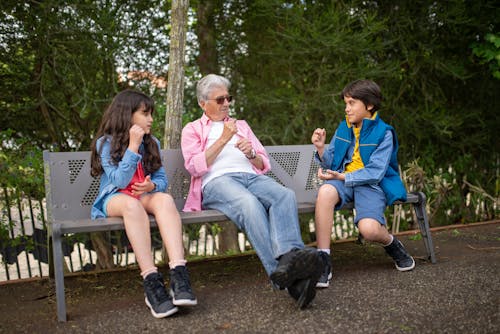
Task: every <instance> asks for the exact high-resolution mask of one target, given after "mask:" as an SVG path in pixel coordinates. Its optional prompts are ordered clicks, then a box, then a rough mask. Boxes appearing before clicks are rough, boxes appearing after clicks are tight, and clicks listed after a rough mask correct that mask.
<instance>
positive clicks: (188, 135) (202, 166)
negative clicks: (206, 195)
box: [181, 121, 208, 177]
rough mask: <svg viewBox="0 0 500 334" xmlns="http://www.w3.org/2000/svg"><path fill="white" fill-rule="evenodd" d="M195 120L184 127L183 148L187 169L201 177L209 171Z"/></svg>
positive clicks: (193, 174) (195, 175)
mask: <svg viewBox="0 0 500 334" xmlns="http://www.w3.org/2000/svg"><path fill="white" fill-rule="evenodd" d="M195 122H196V121H195ZM195 122H191V123H188V124H187V125H186V126H185V127H184V128H183V129H182V135H181V149H182V155H183V156H184V167H185V168H186V170H187V171H188V172H189V174H191V175H192V176H194V177H201V176H203V175H205V174H206V173H207V172H208V165H207V159H206V157H205V151H204V150H203V149H202V142H201V135H200V134H199V133H198V132H197V131H196V126H197V125H196V123H195ZM200 130H201V129H200Z"/></svg>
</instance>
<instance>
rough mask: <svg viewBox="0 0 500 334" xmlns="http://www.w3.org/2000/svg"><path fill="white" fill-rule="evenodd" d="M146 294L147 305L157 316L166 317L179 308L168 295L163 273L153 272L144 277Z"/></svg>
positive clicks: (154, 315)
mask: <svg viewBox="0 0 500 334" xmlns="http://www.w3.org/2000/svg"><path fill="white" fill-rule="evenodd" d="M144 295H145V301H146V305H147V306H148V307H149V308H150V310H151V314H152V315H153V317H155V318H165V317H168V316H170V315H172V314H174V313H176V312H177V311H178V310H179V309H178V308H177V307H175V305H174V304H173V303H172V298H171V297H170V296H169V295H168V293H167V290H166V289H165V283H164V282H163V275H162V274H161V273H159V272H158V273H151V274H149V275H148V276H147V277H146V278H145V279H144Z"/></svg>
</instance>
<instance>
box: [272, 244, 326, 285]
mask: <svg viewBox="0 0 500 334" xmlns="http://www.w3.org/2000/svg"><path fill="white" fill-rule="evenodd" d="M322 268H323V266H322V262H321V259H320V257H319V255H318V251H317V250H316V249H315V248H311V247H305V248H302V249H297V248H295V249H292V250H291V251H289V252H287V253H285V254H283V255H282V256H280V258H279V260H278V266H277V267H276V270H275V271H274V272H273V273H272V274H271V280H272V282H273V283H274V284H275V285H277V286H279V287H280V288H281V289H284V288H288V287H289V286H291V285H292V284H293V283H294V282H295V281H296V280H300V279H304V278H313V280H314V283H313V284H314V286H315V285H316V281H317V280H318V278H319V276H320V274H321V269H322Z"/></svg>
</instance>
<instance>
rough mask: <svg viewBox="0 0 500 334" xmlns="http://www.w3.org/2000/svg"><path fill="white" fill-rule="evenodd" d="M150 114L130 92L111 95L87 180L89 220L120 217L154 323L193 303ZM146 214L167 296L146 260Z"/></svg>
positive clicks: (148, 105)
mask: <svg viewBox="0 0 500 334" xmlns="http://www.w3.org/2000/svg"><path fill="white" fill-rule="evenodd" d="M153 113H154V102H153V100H152V99H151V98H150V97H148V96H147V95H145V94H143V93H140V92H137V91H134V90H125V91H122V92H121V93H119V94H117V95H116V97H115V98H114V99H113V101H112V102H111V105H110V106H109V107H108V109H107V110H106V111H105V113H104V116H103V118H102V121H101V125H100V127H99V130H98V131H97V134H96V136H95V139H94V141H93V143H92V158H91V167H92V170H91V174H92V176H94V177H97V176H100V177H101V181H100V187H99V194H98V196H97V198H96V200H95V202H94V204H93V206H92V212H91V217H92V219H96V218H102V217H123V221H124V224H125V231H126V233H127V236H128V239H129V240H130V244H131V246H132V248H133V250H134V254H135V257H136V259H137V262H138V263H139V268H140V270H141V276H142V277H143V279H144V293H145V297H146V298H145V300H146V305H147V306H148V307H149V308H150V309H151V313H152V314H153V316H154V317H156V318H163V317H168V316H169V315H171V314H174V313H175V312H177V311H178V309H177V307H176V306H178V305H183V306H184V305H196V304H197V301H196V298H195V296H194V295H193V292H192V290H191V284H190V281H189V274H188V271H187V269H186V260H185V259H184V247H183V243H182V226H181V219H180V216H179V212H178V211H177V208H176V206H175V203H174V201H173V199H172V197H171V196H170V195H168V194H166V193H165V190H166V189H167V184H168V181H167V176H166V174H165V170H164V169H163V166H162V162H161V157H160V142H159V140H158V139H156V138H155V137H154V136H152V135H151V125H152V123H153ZM148 213H149V214H152V215H154V216H155V219H156V222H157V224H158V228H159V230H160V234H161V237H162V239H163V241H164V243H165V246H166V248H167V253H168V256H169V259H170V262H169V266H170V295H171V296H170V295H169V294H168V293H167V291H166V288H165V285H164V282H163V276H162V274H161V273H160V272H159V271H158V268H157V267H156V266H155V264H154V261H153V258H152V256H151V235H150V223H149V218H148ZM172 297H173V298H172Z"/></svg>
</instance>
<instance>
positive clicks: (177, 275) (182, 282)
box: [173, 270, 189, 291]
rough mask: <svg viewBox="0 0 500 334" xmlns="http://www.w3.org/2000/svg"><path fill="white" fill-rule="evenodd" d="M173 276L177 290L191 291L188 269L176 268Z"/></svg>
mask: <svg viewBox="0 0 500 334" xmlns="http://www.w3.org/2000/svg"><path fill="white" fill-rule="evenodd" d="M173 276H174V285H175V288H176V290H179V291H189V286H188V282H189V276H188V273H187V271H186V270H174V275H173Z"/></svg>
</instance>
